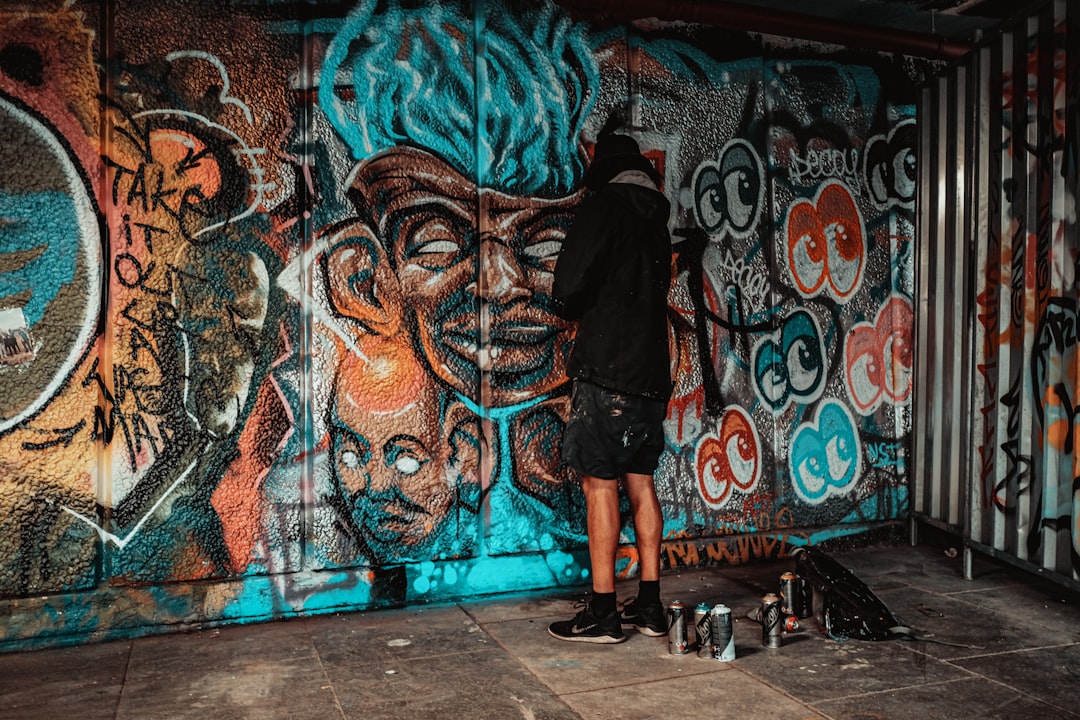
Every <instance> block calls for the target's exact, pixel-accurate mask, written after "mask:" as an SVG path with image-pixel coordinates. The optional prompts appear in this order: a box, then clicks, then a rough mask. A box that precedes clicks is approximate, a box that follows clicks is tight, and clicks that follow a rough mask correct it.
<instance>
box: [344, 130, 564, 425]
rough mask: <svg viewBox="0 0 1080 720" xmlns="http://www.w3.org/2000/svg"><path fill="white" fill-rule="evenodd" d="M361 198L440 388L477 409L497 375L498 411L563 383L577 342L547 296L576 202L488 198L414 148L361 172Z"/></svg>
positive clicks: (368, 165)
mask: <svg viewBox="0 0 1080 720" xmlns="http://www.w3.org/2000/svg"><path fill="white" fill-rule="evenodd" d="M354 188H355V189H356V190H357V191H358V192H359V193H360V195H361V196H362V198H363V201H364V203H365V204H366V205H367V207H368V208H369V209H370V211H371V212H372V214H374V215H376V216H377V217H378V218H379V221H378V234H379V236H380V237H381V238H382V241H383V242H384V243H385V245H386V248H387V252H388V255H389V257H390V262H391V263H392V265H393V267H394V269H395V272H396V274H397V278H398V282H399V284H400V289H401V295H402V301H403V305H404V307H405V308H407V309H408V310H410V311H411V312H410V315H411V321H412V331H413V333H414V336H415V338H416V340H417V342H418V345H419V346H420V347H421V348H422V352H423V355H424V356H425V358H426V360H427V362H428V363H429V364H430V366H431V368H432V370H433V371H434V372H435V374H436V375H437V376H438V377H439V378H440V379H441V380H442V381H444V382H446V383H447V384H449V385H450V386H451V387H453V388H454V389H456V390H458V392H461V393H462V394H463V395H465V396H467V397H470V398H473V399H478V396H479V387H480V377H481V374H482V373H489V377H490V386H491V390H492V402H493V404H495V405H508V404H513V403H516V402H521V401H523V400H527V399H530V398H534V397H536V396H538V395H542V394H544V393H546V392H549V391H550V390H552V389H553V388H555V387H557V386H558V385H560V384H562V383H564V382H565V373H564V369H565V361H566V356H567V354H568V352H569V346H568V343H569V340H570V337H569V333H568V325H567V324H566V323H565V322H564V321H562V320H561V319H560V318H558V317H557V316H556V315H555V314H554V312H553V309H552V301H551V285H552V281H553V275H552V273H553V271H554V268H555V260H556V258H557V257H558V254H559V251H560V250H561V249H562V243H563V238H564V237H565V235H566V231H567V229H568V228H569V226H570V222H571V220H572V218H573V210H574V208H575V207H576V205H577V203H578V201H579V196H571V197H568V198H563V199H559V200H543V199H537V198H527V197H515V196H510V195H505V194H503V193H499V192H495V191H488V190H485V191H483V192H480V191H478V189H477V187H476V185H475V184H474V183H473V182H471V181H470V180H469V179H467V178H466V177H465V176H463V175H461V174H460V173H459V172H457V171H456V170H454V169H453V168H452V167H450V166H449V165H447V164H446V163H445V162H443V161H442V160H440V159H438V158H437V157H435V156H434V155H431V154H429V153H426V152H423V151H421V150H416V149H413V148H397V149H394V150H391V151H389V152H387V153H384V154H382V155H380V156H378V157H376V158H374V159H373V160H371V161H368V162H367V163H365V164H364V165H363V166H362V167H361V168H360V170H359V171H358V173H357V176H356V181H355V183H354ZM482 318H483V320H482Z"/></svg>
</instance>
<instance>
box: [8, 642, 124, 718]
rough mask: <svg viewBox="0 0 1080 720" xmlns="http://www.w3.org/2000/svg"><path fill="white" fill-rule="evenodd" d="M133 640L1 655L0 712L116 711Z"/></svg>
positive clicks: (89, 714)
mask: <svg viewBox="0 0 1080 720" xmlns="http://www.w3.org/2000/svg"><path fill="white" fill-rule="evenodd" d="M131 645H132V643H131V642H128V641H116V642H109V643H100V644H96V645H83V646H76V647H68V648H61V649H53V650H36V651H33V652H24V653H7V654H4V655H2V656H0V717H2V718H5V720H23V719H24V718H25V719H26V720H40V718H46V717H77V718H80V719H81V720H98V719H99V718H102V719H105V718H108V719H110V720H111V718H113V717H115V715H116V706H117V703H118V702H119V700H120V692H121V690H122V688H123V685H124V674H125V672H126V670H127V664H128V656H129V654H130V652H131Z"/></svg>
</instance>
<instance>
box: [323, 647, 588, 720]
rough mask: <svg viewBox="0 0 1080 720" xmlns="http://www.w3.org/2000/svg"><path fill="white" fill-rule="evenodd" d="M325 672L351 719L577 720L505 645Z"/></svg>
mask: <svg viewBox="0 0 1080 720" xmlns="http://www.w3.org/2000/svg"><path fill="white" fill-rule="evenodd" d="M327 673H328V675H329V677H330V681H331V682H332V683H333V686H334V689H335V692H336V693H337V697H338V700H339V702H340V703H341V707H342V710H343V712H344V716H345V717H346V718H350V719H352V718H355V719H356V720H372V719H374V718H378V720H416V718H476V719H477V720H479V719H482V718H491V719H492V720H498V719H502V718H532V719H533V720H578V715H577V713H575V712H574V711H573V710H571V709H570V708H569V707H568V706H567V705H566V704H565V703H564V702H563V701H562V700H561V699H560V698H558V697H556V696H555V695H553V694H552V692H551V690H550V689H549V688H548V687H546V686H545V685H543V684H542V683H540V682H538V681H537V679H536V678H534V677H532V676H531V675H530V674H529V673H528V672H527V671H526V670H525V669H523V668H522V667H521V665H520V664H519V663H518V662H517V661H516V660H515V659H514V658H513V657H511V656H510V655H508V654H507V653H506V652H505V651H503V650H501V649H486V650H475V651H473V652H461V653H451V654H442V655H432V656H430V657H414V658H409V659H402V660H401V662H398V663H394V667H392V668H388V669H386V670H381V669H380V668H379V667H375V666H372V665H363V666H360V667H349V666H345V665H335V666H333V667H329V668H327Z"/></svg>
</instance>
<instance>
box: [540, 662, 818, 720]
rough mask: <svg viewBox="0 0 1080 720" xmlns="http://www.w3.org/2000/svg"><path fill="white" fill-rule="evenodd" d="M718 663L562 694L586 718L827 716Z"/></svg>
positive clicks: (790, 719) (791, 719)
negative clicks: (707, 669) (708, 668)
mask: <svg viewBox="0 0 1080 720" xmlns="http://www.w3.org/2000/svg"><path fill="white" fill-rule="evenodd" d="M717 665H719V666H721V668H720V669H718V670H717V671H715V672H711V673H708V674H705V675H678V676H676V677H672V678H668V679H665V680H654V681H651V682H643V683H640V684H638V685H631V686H628V687H618V688H607V689H602V690H592V691H588V692H580V693H571V694H569V695H563V696H562V697H563V700H565V701H566V702H567V704H569V705H570V707H572V708H573V709H574V710H576V711H577V712H578V713H579V714H580V715H581V717H582V718H583V720H671V718H694V717H702V718H746V719H748V720H753V719H754V718H784V719H785V720H808V719H809V718H824V717H825V716H824V715H822V714H820V713H819V712H817V711H815V710H813V709H811V708H808V707H807V706H806V705H804V704H803V703H801V702H799V701H797V700H795V699H793V698H791V697H790V696H788V695H786V694H785V693H783V692H781V691H780V690H777V689H775V688H772V687H769V686H768V685H766V684H765V683H762V682H760V681H758V680H756V679H754V678H752V677H748V676H747V675H746V674H744V673H741V672H739V671H738V669H737V668H736V667H735V665H734V664H732V663H717Z"/></svg>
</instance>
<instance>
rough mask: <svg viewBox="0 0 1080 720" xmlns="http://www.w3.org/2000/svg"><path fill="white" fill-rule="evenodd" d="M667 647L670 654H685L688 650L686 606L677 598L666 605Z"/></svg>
mask: <svg viewBox="0 0 1080 720" xmlns="http://www.w3.org/2000/svg"><path fill="white" fill-rule="evenodd" d="M667 648H668V652H669V653H671V654H672V655H685V654H686V653H688V652H689V651H690V645H689V643H687V641H686V606H685V605H683V604H682V603H681V602H679V601H678V600H675V601H674V602H672V603H671V604H670V605H668V633H667Z"/></svg>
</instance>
